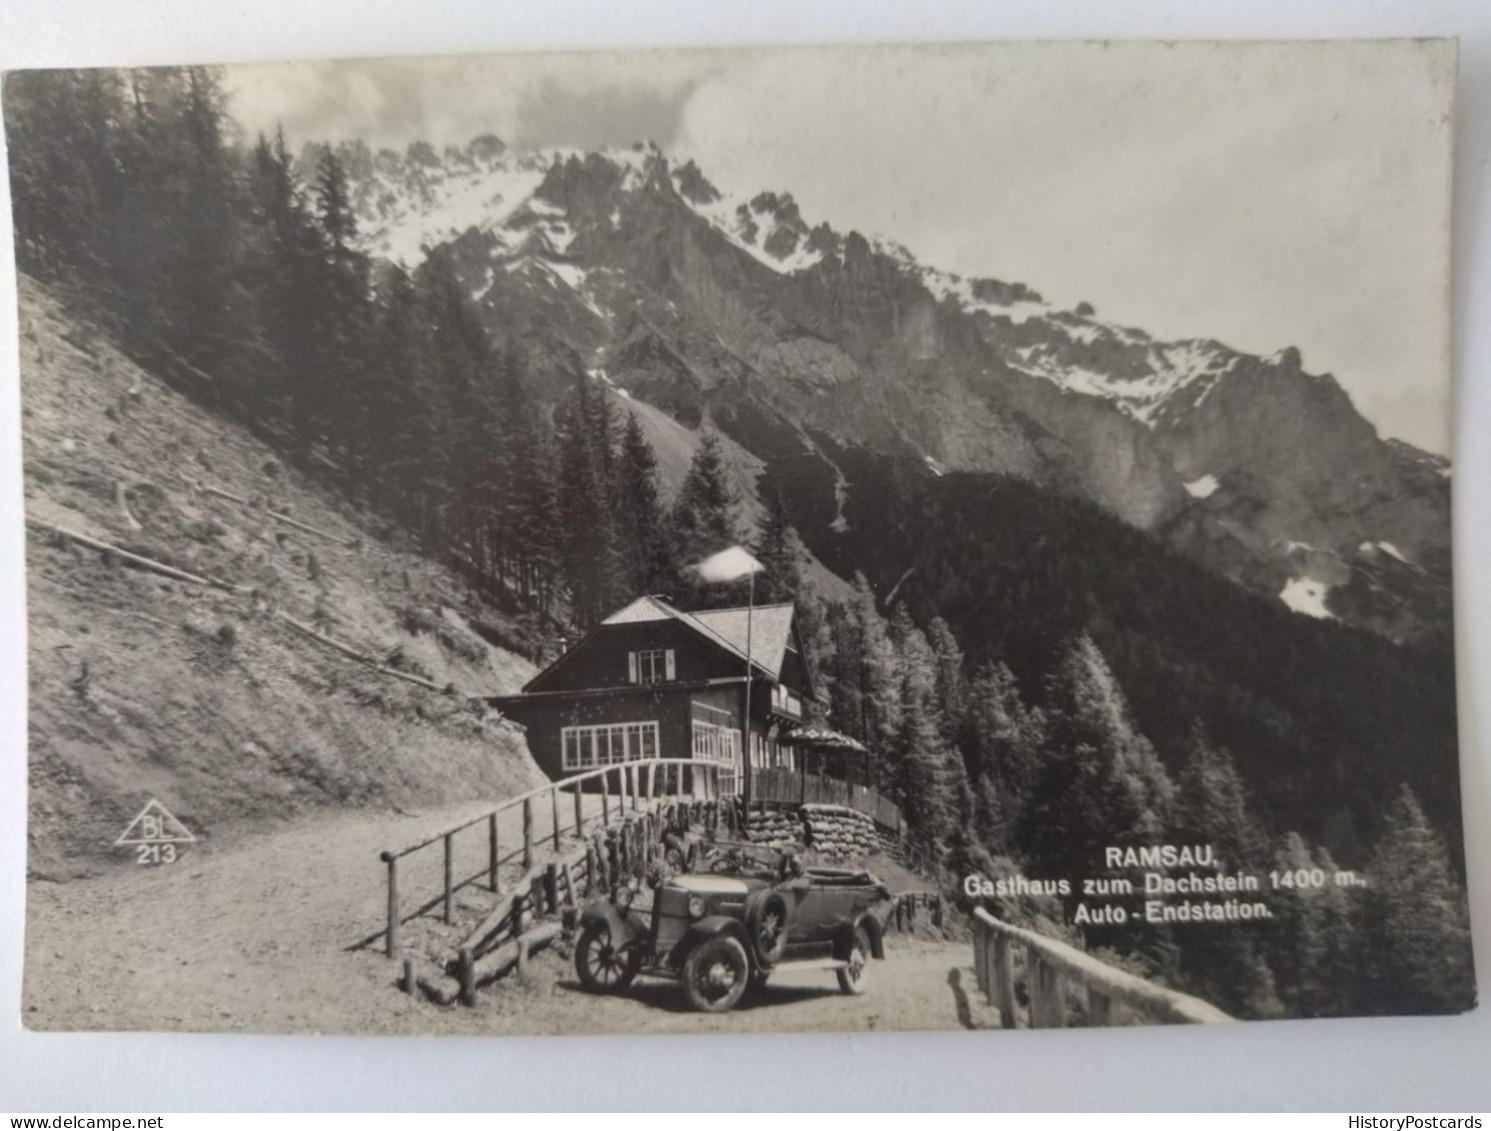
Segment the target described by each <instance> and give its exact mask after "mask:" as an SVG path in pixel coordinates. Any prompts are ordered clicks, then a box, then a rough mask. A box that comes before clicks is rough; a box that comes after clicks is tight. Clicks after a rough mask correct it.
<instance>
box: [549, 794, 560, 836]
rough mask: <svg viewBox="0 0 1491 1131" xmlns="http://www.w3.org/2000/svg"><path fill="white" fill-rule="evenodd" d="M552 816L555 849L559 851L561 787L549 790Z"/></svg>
mask: <svg viewBox="0 0 1491 1131" xmlns="http://www.w3.org/2000/svg"><path fill="white" fill-rule="evenodd" d="M549 810H550V817H551V818H552V819H553V821H554V851H555V852H558V851H559V787H558V786H557V785H556V786H555V787H554V788H553V789H551V790H549Z"/></svg>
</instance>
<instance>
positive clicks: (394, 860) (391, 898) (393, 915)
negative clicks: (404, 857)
mask: <svg viewBox="0 0 1491 1131" xmlns="http://www.w3.org/2000/svg"><path fill="white" fill-rule="evenodd" d="M383 859H384V860H386V861H387V862H388V938H387V940H386V946H385V950H386V952H387V954H388V957H389V958H397V957H398V956H399V858H398V857H397V856H394V855H392V854H391V853H388V852H385V853H384V854H383Z"/></svg>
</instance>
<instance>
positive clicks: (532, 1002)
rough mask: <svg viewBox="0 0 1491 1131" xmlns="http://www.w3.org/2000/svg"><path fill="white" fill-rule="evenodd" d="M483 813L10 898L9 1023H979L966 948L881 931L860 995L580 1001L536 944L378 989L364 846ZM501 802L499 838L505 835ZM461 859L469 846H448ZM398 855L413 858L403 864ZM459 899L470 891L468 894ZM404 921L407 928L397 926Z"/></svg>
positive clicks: (790, 990)
mask: <svg viewBox="0 0 1491 1131" xmlns="http://www.w3.org/2000/svg"><path fill="white" fill-rule="evenodd" d="M484 808H486V806H485V805H483V804H478V803H474V804H469V805H465V806H457V807H451V808H445V809H440V810H432V811H429V812H425V813H421V814H419V815H416V816H396V815H388V814H376V813H368V812H359V813H350V814H337V815H332V816H327V815H321V816H317V817H311V818H306V819H303V820H301V821H298V822H295V823H290V824H285V825H280V826H272V827H266V828H264V829H262V830H260V831H244V832H243V833H242V834H241V835H239V836H238V837H236V838H233V839H234V841H235V843H234V844H233V846H232V847H226V848H219V849H215V850H212V851H208V850H206V849H196V850H189V851H187V852H186V853H185V854H184V856H183V857H182V858H181V859H180V860H179V861H178V862H176V863H174V864H170V865H160V866H156V867H144V866H134V865H121V866H120V867H119V868H117V869H115V870H112V871H110V872H108V873H107V874H104V875H101V876H96V877H91V878H87V879H79V880H73V881H70V882H67V883H51V882H47V881H33V882H32V884H31V885H30V888H29V892H28V909H27V930H26V981H25V990H24V994H23V1006H22V1008H23V1018H24V1021H25V1024H26V1025H27V1027H28V1028H32V1029H62V1030H79V1029H116V1030H117V1029H137V1030H193V1031H208V1030H219V1031H242V1032H282V1031H312V1032H342V1033H346V1032H357V1033H465V1034H475V1033H510V1034H517V1033H539V1032H548V1033H602V1032H636V1031H646V1032H688V1031H709V1030H717V1031H747V1030H765V1029H787V1030H868V1029H876V1028H886V1029H889V1028H898V1029H908V1028H909V1029H917V1028H933V1029H939V1028H955V1027H958V1026H959V1025H960V1024H965V1025H967V1024H973V1025H984V1024H989V1023H990V1022H989V1020H988V1016H987V1014H988V1012H989V1011H987V1010H985V1009H984V1007H982V1006H974V1007H972V1010H971V1012H970V1009H969V1007H968V1005H967V1000H968V998H969V996H970V995H969V994H967V993H966V992H965V990H964V987H966V986H967V985H968V984H969V983H970V980H971V977H972V974H971V971H970V970H968V969H967V966H968V964H969V961H970V959H971V952H970V950H969V947H968V946H967V945H966V944H964V945H952V944H945V943H932V942H926V941H920V940H915V939H903V938H901V937H899V936H892V938H891V940H890V942H889V944H888V948H887V949H888V953H889V958H888V960H887V961H885V962H877V963H875V964H874V965H873V967H872V974H873V982H872V984H871V987H870V989H869V990H868V992H867V993H866V994H865V995H863V996H861V997H853V998H851V997H847V996H844V995H841V994H840V993H839V992H838V990H837V986H836V983H835V982H834V979H833V977H832V975H831V974H825V973H821V972H814V973H809V974H799V975H795V976H791V977H789V976H783V977H782V978H781V979H780V982H775V981H774V982H773V983H771V984H769V985H768V986H767V987H766V989H765V991H764V992H763V993H762V994H761V996H760V997H759V998H758V999H757V1000H756V1001H755V1003H753V1004H752V1005H750V1006H748V1007H746V1008H743V1009H742V1010H740V1011H739V1012H738V1013H732V1014H730V1015H727V1016H725V1017H714V1016H704V1015H700V1014H694V1013H688V1012H684V1011H683V1007H682V1004H681V1002H680V1000H679V995H678V994H677V988H676V987H675V986H672V985H669V984H667V983H661V982H658V983H646V984H643V983H639V984H638V986H636V987H634V989H633V990H632V992H631V993H629V994H628V995H627V996H626V997H625V998H615V999H598V998H595V997H592V996H590V995H588V994H585V993H583V991H581V990H580V989H579V987H578V985H577V984H575V982H574V978H573V973H572V971H571V969H570V967H569V965H568V961H567V959H566V957H565V955H564V954H563V953H561V952H557V951H551V952H546V953H545V954H543V955H541V956H540V958H539V960H537V961H535V963H534V964H533V966H532V969H531V974H530V977H529V978H528V980H527V982H526V983H517V982H507V983H501V984H499V985H498V986H495V987H492V988H491V989H488V990H486V991H484V992H483V994H482V995H481V1003H480V1004H479V1005H478V1006H477V1007H476V1008H474V1009H467V1008H462V1007H454V1008H450V1009H441V1008H439V1007H436V1006H433V1005H430V1004H428V1003H426V1002H422V1001H416V1000H414V999H412V998H409V997H407V996H405V995H403V994H401V993H398V992H397V991H396V990H395V989H393V980H394V976H395V969H394V967H393V964H392V963H390V962H389V961H388V960H387V959H386V958H384V957H383V955H382V954H381V952H380V951H378V950H377V949H376V948H369V949H363V950H358V951H349V950H348V949H347V948H348V947H349V946H351V945H352V944H353V943H355V942H356V941H357V940H358V939H360V938H363V937H365V936H367V935H368V934H370V933H371V932H373V931H376V930H377V929H378V927H379V926H380V925H381V923H382V921H383V919H382V917H383V914H384V899H385V889H384V884H383V873H382V869H381V867H380V865H379V863H378V852H379V851H380V850H381V849H383V848H386V847H390V846H397V845H402V844H406V843H409V842H412V841H415V840H418V839H421V838H422V837H424V836H426V835H429V834H431V833H434V832H437V831H440V830H441V829H443V828H445V827H447V826H449V825H450V824H452V823H454V822H456V821H459V820H460V819H462V818H464V817H467V816H472V815H475V814H476V813H479V812H481V811H483V809H484ZM519 821H520V818H519V816H518V814H517V813H513V814H510V815H509V818H508V819H504V821H503V822H502V825H501V828H500V836H501V839H502V841H503V843H504V844H505V845H514V844H516V843H517V838H518V837H520V836H521V829H520V825H519ZM476 832H477V833H480V834H481V835H473V836H472V837H471V839H470V840H469V841H468V842H467V843H466V845H465V846H464V847H463V846H460V845H458V849H457V855H458V862H457V872H458V874H469V873H472V872H475V871H477V870H479V868H480V866H481V864H480V859H479V856H480V853H481V852H483V851H484V846H485V834H484V831H483V830H480V829H478V830H476ZM464 853H469V855H466V854H464ZM414 859H415V861H418V863H417V864H413V866H411V867H410V868H408V869H407V870H406V871H405V873H404V885H405V887H406V890H409V891H412V892H417V893H433V892H434V891H437V890H438V884H439V879H438V875H439V869H440V867H441V862H440V856H439V853H438V852H429V853H424V854H421V856H419V857H416V858H414ZM411 863H413V862H411ZM473 898H474V896H473ZM411 926H414V925H411Z"/></svg>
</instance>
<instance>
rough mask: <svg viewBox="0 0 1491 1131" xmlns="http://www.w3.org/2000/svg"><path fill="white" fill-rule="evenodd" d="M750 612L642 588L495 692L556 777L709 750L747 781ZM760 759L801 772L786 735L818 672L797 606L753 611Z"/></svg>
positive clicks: (726, 772)
mask: <svg viewBox="0 0 1491 1131" xmlns="http://www.w3.org/2000/svg"><path fill="white" fill-rule="evenodd" d="M746 620H747V610H746V609H744V608H738V609H710V610H708V611H705V612H696V613H686V612H682V611H680V610H678V609H675V608H673V607H672V606H671V605H669V604H667V603H666V602H664V601H662V600H660V599H658V598H657V597H640V598H638V599H637V600H635V601H633V602H632V603H631V604H630V605H627V606H626V607H625V608H623V609H621V610H619V611H618V612H615V613H613V614H612V615H611V616H609V617H607V618H606V619H605V620H604V621H602V622H601V623H600V625H598V626H597V627H596V628H595V629H594V630H593V631H592V632H591V633H590V634H589V635H587V636H586V637H585V638H584V639H582V640H581V641H580V642H579V643H577V644H576V645H575V646H574V647H572V648H570V649H569V651H567V652H565V653H564V655H562V656H560V657H559V658H558V659H557V660H555V661H554V662H553V663H552V664H550V665H549V666H548V667H547V668H545V669H544V670H543V671H541V672H539V674H538V675H536V676H534V677H533V679H531V680H530V681H529V682H528V683H527V685H525V686H524V688H523V691H522V693H521V694H518V695H503V696H496V697H493V698H491V699H490V700H488V701H489V702H490V703H491V704H492V705H493V706H494V707H496V708H497V709H498V710H500V711H502V712H503V713H504V714H505V715H507V716H508V717H509V718H511V719H513V720H514V721H515V722H518V723H521V724H522V725H523V726H524V727H526V728H527V732H528V749H529V751H530V752H531V753H532V755H533V758H534V760H535V761H536V762H538V764H539V766H540V767H541V768H542V769H543V770H544V772H545V773H547V774H548V775H549V777H550V778H553V779H555V780H558V779H560V778H565V777H569V776H571V775H573V774H577V773H581V772H583V771H585V770H593V769H596V768H598V767H600V766H605V765H608V764H610V763H614V762H623V761H627V760H629V759H633V758H655V757H661V758H690V757H692V758H704V759H709V760H711V761H717V762H719V763H720V764H721V766H722V768H723V769H722V773H721V782H720V784H721V788H722V789H724V790H725V791H727V792H732V791H734V790H735V789H736V787H737V786H738V784H739V776H740V771H741V766H742V750H743V748H744V747H743V741H742V736H741V729H742V728H741V720H742V719H743V718H744V715H745V709H746V702H745V700H746V696H745V690H746ZM750 635H751V641H750V659H751V664H750V671H751V703H750V711H751V719H750V727H749V730H750V743H751V757H752V765H753V766H756V767H761V768H766V767H785V768H789V769H796V757H797V754H796V751H794V750H793V749H792V748H791V747H789V746H786V745H782V744H780V743H779V741H778V740H779V739H780V738H781V737H782V736H783V735H784V734H785V733H786V732H787V731H789V730H791V729H792V728H793V727H795V726H797V725H798V724H799V723H801V722H802V720H803V704H804V702H805V701H807V700H811V699H812V698H813V679H812V674H811V673H810V672H809V670H808V664H807V661H806V659H805V658H804V655H803V649H802V641H801V639H800V637H799V636H798V630H797V624H796V617H795V613H794V609H793V606H792V605H758V606H756V607H755V608H754V609H753V610H751V612H750Z"/></svg>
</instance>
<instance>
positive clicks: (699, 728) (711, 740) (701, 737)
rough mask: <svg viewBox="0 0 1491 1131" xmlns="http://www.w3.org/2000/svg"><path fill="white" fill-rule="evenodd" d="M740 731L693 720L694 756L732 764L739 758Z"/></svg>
mask: <svg viewBox="0 0 1491 1131" xmlns="http://www.w3.org/2000/svg"><path fill="white" fill-rule="evenodd" d="M739 753H740V731H739V730H736V729H735V728H733V727H722V726H716V725H714V724H713V723H706V722H701V721H700V720H698V719H695V720H694V757H695V758H702V759H704V760H705V761H708V762H725V763H728V764H732V765H733V764H734V763H735V762H737V761H738V759H739Z"/></svg>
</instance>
